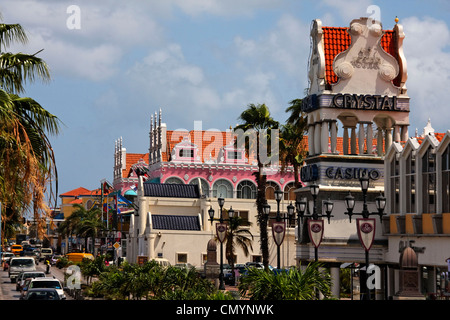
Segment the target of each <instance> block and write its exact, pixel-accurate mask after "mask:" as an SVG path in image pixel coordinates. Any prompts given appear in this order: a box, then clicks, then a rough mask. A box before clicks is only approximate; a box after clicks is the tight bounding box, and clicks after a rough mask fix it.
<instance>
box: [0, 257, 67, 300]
mask: <svg viewBox="0 0 450 320" xmlns="http://www.w3.org/2000/svg"><path fill="white" fill-rule="evenodd" d="M36 270H38V271H44V272H45V265H44V263H42V262H41V263H39V265H37V266H36ZM47 276H48V277H55V278H57V279H58V280H59V281H61V283H62V284H63V286H64V273H63V269H58V268H56V267H54V266H53V267H51V268H50V274H48V275H47ZM0 289H1V290H0V300H19V299H20V292H19V291H16V283H15V282H14V283H12V282H11V280H10V279H9V277H8V270H5V271H3V268H1V269H0ZM66 297H67V300H74V299H73V298H72V297H71V296H69V295H68V294H67V292H66Z"/></svg>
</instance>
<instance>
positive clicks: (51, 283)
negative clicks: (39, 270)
mask: <svg viewBox="0 0 450 320" xmlns="http://www.w3.org/2000/svg"><path fill="white" fill-rule="evenodd" d="M36 288H38V289H41V288H54V289H56V291H57V292H58V295H59V298H60V299H66V295H65V294H64V288H63V286H62V284H61V282H60V281H59V280H58V279H55V278H50V277H45V278H35V279H33V280H31V282H30V284H29V285H28V290H30V289H36Z"/></svg>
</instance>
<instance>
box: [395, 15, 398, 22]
mask: <svg viewBox="0 0 450 320" xmlns="http://www.w3.org/2000/svg"><path fill="white" fill-rule="evenodd" d="M397 23H398V17H397V16H395V24H397Z"/></svg>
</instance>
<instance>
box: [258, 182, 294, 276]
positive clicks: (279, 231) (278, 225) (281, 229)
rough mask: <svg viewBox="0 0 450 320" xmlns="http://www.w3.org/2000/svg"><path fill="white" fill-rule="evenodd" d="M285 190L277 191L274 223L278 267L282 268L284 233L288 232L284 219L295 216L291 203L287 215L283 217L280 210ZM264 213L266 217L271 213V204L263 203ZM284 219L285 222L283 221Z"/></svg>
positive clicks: (273, 232) (273, 231) (273, 230)
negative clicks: (281, 255)
mask: <svg viewBox="0 0 450 320" xmlns="http://www.w3.org/2000/svg"><path fill="white" fill-rule="evenodd" d="M283 194H284V193H283V191H281V190H276V191H275V200H276V201H277V215H276V216H275V218H272V219H275V222H274V223H273V224H272V235H273V239H274V241H275V244H276V245H277V268H278V269H281V257H280V247H281V244H282V243H283V241H284V235H285V232H286V223H285V222H284V221H283V220H289V221H291V219H292V217H293V216H294V206H293V205H292V203H291V204H289V205H288V206H287V213H288V216H287V217H282V216H281V212H280V202H281V199H282V197H283ZM263 213H264V214H265V215H266V217H269V214H270V205H269V204H267V202H266V204H264V205H263ZM282 221H283V222H282Z"/></svg>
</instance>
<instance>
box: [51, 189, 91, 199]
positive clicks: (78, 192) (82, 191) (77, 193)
mask: <svg viewBox="0 0 450 320" xmlns="http://www.w3.org/2000/svg"><path fill="white" fill-rule="evenodd" d="M90 194H91V191H90V190H88V189H86V188H83V187H79V188H76V189H73V190H70V191H67V192H65V193H62V194H60V195H59V196H60V197H78V196H80V195H90Z"/></svg>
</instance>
